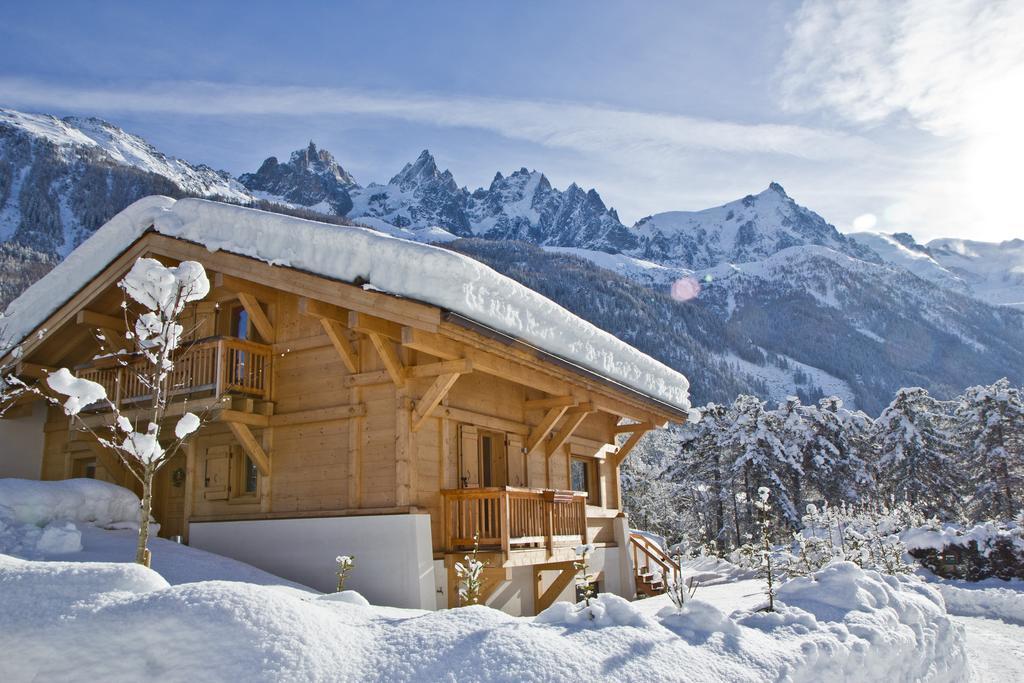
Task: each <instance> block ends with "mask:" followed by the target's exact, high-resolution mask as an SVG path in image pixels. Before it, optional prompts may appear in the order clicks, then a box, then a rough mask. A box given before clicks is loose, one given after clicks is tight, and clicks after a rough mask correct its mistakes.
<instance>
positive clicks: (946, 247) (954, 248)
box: [928, 239, 1024, 309]
mask: <svg viewBox="0 0 1024 683" xmlns="http://www.w3.org/2000/svg"><path fill="white" fill-rule="evenodd" d="M928 250H929V252H930V253H931V255H932V257H933V258H934V259H935V260H936V261H937V262H939V263H940V264H942V266H943V267H945V268H946V269H947V270H949V271H950V272H951V273H954V274H955V275H957V276H959V277H961V278H963V280H964V281H965V282H966V283H967V285H968V286H969V287H970V288H971V291H972V292H974V294H975V295H976V296H977V297H978V298H980V299H983V300H985V301H988V302H989V303H993V304H1000V305H1003V306H1015V307H1018V308H1022V309H1024V240H1020V239H1015V240H1007V241H1006V242H1000V243H999V244H995V243H993V242H976V241H974V240H960V239H937V240H932V241H931V242H929V243H928Z"/></svg>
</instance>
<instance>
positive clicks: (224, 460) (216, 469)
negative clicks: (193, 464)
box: [203, 446, 231, 500]
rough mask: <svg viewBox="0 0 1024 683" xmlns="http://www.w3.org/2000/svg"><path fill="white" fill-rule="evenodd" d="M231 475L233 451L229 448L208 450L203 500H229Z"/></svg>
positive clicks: (221, 447)
mask: <svg viewBox="0 0 1024 683" xmlns="http://www.w3.org/2000/svg"><path fill="white" fill-rule="evenodd" d="M230 475H231V449H230V448H229V447H228V446H218V447H216V448H207V449H206V465H205V472H204V475H203V476H204V479H203V498H204V499H205V500H227V497H228V482H229V481H230V479H231V476H230Z"/></svg>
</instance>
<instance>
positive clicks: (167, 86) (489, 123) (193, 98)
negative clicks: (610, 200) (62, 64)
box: [0, 78, 878, 160]
mask: <svg viewBox="0 0 1024 683" xmlns="http://www.w3.org/2000/svg"><path fill="white" fill-rule="evenodd" d="M0 99H2V100H4V101H6V102H8V103H9V104H10V105H12V106H21V107H37V108H44V109H63V110H68V109H73V110H80V111H86V112H94V113H97V114H102V113H118V112H120V113H125V112H161V113H175V114H188V115H215V116H240V115H293V116H295V115H320V114H356V115H372V116H383V117H389V118H395V119H402V120H406V121H413V122H417V123H426V124H431V125H437V126H448V127H468V128H478V129H483V130H488V131H491V132H494V133H497V134H499V135H502V136H505V137H507V138H511V139H516V140H524V141H528V142H532V143H536V144H540V145H544V146H547V147H555V148H563V149H571V150H575V151H579V152H584V153H599V154H616V155H622V154H630V155H634V156H636V155H639V156H642V157H644V158H654V157H661V158H666V157H670V156H671V155H673V154H679V153H682V152H685V151H688V150H715V151H719V152H726V153H736V154H751V153H754V154H774V155H785V156H790V157H795V158H800V159H810V160H828V159H835V158H847V159H849V158H858V157H863V156H864V155H867V154H870V153H872V152H877V151H878V150H877V148H876V147H875V146H874V145H872V144H871V143H870V142H868V141H867V140H865V139H864V138H861V137H859V136H856V135H851V134H849V133H844V132H839V131H829V130H820V129H814V128H808V127H803V126H793V125H780V124H740V123H731V122H725V121H716V120H711V119H704V118H696V117H689V116H680V115H674V114H664V113H652V112H644V111H634V110H624V109H615V108H611V107H604V106H599V105H589V104H576V103H568V102H547V101H529V100H512V99H496V98H482V97H441V96H431V95H403V94H387V93H374V92H365V91H357V90H345V89H336V88H315V87H305V86H302V87H296V86H252V85H231V84H223V83H209V82H199V83H183V82H166V83H154V84H150V85H147V86H145V87H142V88H120V89H118V88H75V87H68V86H59V85H50V84H46V83H40V82H38V81H32V80H24V79H16V78H0Z"/></svg>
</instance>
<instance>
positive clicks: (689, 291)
mask: <svg viewBox="0 0 1024 683" xmlns="http://www.w3.org/2000/svg"><path fill="white" fill-rule="evenodd" d="M670 294H671V296H672V298H673V299H675V300H676V301H690V300H692V299H696V298H697V297H698V296H700V283H699V282H698V281H697V280H695V279H693V278H692V277H681V278H679V279H678V280H676V281H675V282H673V283H672V290H671V292H670Z"/></svg>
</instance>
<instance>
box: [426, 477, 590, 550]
mask: <svg viewBox="0 0 1024 683" xmlns="http://www.w3.org/2000/svg"><path fill="white" fill-rule="evenodd" d="M441 499H442V515H443V520H444V530H443V534H444V546H445V550H446V552H457V551H461V550H466V549H471V548H472V547H473V542H474V541H473V539H474V535H479V543H480V548H481V549H482V550H501V551H502V552H503V553H504V554H505V557H506V558H507V557H509V556H510V554H511V553H512V552H513V551H519V550H523V551H525V550H534V551H537V550H541V551H546V553H545V554H546V555H547V556H548V557H550V556H553V555H554V554H555V552H556V550H558V549H562V548H567V549H571V548H575V547H576V546H577V545H580V544H582V543H586V542H587V494H585V493H579V492H577V491H555V490H551V489H526V488H514V487H510V486H506V487H491V488H465V489H450V490H444V491H441Z"/></svg>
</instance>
